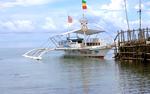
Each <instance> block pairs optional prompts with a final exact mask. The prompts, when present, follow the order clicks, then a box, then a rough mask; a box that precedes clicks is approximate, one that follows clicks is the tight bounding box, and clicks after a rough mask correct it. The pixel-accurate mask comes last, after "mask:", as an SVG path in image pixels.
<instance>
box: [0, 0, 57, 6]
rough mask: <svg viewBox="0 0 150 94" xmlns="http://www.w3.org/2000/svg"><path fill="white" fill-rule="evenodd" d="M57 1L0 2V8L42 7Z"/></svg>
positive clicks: (22, 0) (17, 0) (18, 0)
mask: <svg viewBox="0 0 150 94" xmlns="http://www.w3.org/2000/svg"><path fill="white" fill-rule="evenodd" d="M56 1H57V0H32V1H31V0H16V1H6V2H2V1H0V8H9V7H15V6H31V5H43V4H47V3H52V2H56Z"/></svg>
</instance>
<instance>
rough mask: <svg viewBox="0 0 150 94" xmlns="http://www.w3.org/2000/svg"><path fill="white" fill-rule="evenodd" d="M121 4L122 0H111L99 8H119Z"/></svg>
mask: <svg viewBox="0 0 150 94" xmlns="http://www.w3.org/2000/svg"><path fill="white" fill-rule="evenodd" d="M122 6H123V0H111V3H109V4H105V5H102V7H101V9H106V10H120V9H122Z"/></svg>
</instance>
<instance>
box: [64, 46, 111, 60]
mask: <svg viewBox="0 0 150 94" xmlns="http://www.w3.org/2000/svg"><path fill="white" fill-rule="evenodd" d="M109 50H110V48H105V49H74V50H72V49H65V50H63V51H64V56H71V57H72V56H73V57H95V58H104V57H105V55H106V54H107V52H108V51H109Z"/></svg>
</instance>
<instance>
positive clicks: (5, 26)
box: [0, 20, 35, 32]
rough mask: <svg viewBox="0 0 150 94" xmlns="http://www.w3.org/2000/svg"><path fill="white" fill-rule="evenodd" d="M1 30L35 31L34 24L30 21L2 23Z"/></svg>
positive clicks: (0, 23) (0, 24) (0, 22)
mask: <svg viewBox="0 0 150 94" xmlns="http://www.w3.org/2000/svg"><path fill="white" fill-rule="evenodd" d="M0 29H1V30H5V31H6V30H7V31H15V32H22V31H23V32H25V31H33V30H34V29H35V27H34V24H33V22H31V21H29V20H13V21H0Z"/></svg>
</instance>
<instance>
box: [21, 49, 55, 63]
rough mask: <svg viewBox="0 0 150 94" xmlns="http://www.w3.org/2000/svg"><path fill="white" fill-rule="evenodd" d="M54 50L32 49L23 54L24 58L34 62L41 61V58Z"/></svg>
mask: <svg viewBox="0 0 150 94" xmlns="http://www.w3.org/2000/svg"><path fill="white" fill-rule="evenodd" d="M53 50H55V48H38V49H32V50H30V51H28V52H26V53H25V54H23V56H24V57H27V58H31V59H36V60H41V59H42V56H43V55H44V54H45V53H47V52H49V51H53Z"/></svg>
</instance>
